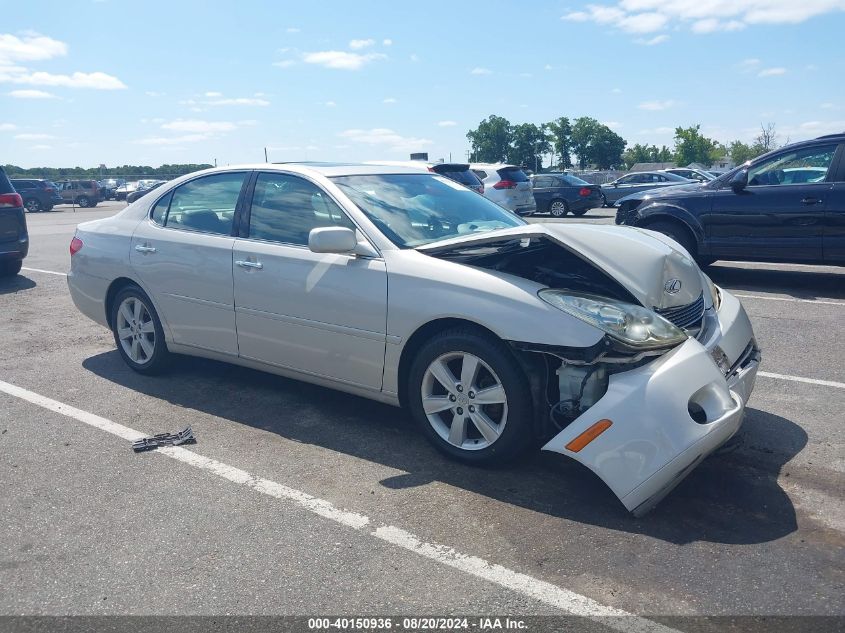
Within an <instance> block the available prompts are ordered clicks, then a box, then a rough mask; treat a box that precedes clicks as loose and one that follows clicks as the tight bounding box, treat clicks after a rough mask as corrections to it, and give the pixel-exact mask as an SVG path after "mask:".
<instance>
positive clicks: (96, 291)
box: [67, 268, 109, 327]
mask: <svg viewBox="0 0 845 633" xmlns="http://www.w3.org/2000/svg"><path fill="white" fill-rule="evenodd" d="M67 286H68V290H69V291H70V297H71V299H73V303H74V305H75V306H76V307H77V308H78V309H79V311H80V312H81V313H82V314H84V315H85V316H87V317H88V318H89V319H91V320H93V321H95V322H97V323H99V324H100V325H102V326H104V327H109V324H108V321H107V320H106V304H105V296H106V293H107V292H108V287H109V282H108V281H107V280H105V279H100V278H99V277H94V276H92V275H86V274H85V273H80V272H78V271H74V270H73V268H71V270H70V271H69V272H68V274H67Z"/></svg>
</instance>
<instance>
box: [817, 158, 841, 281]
mask: <svg viewBox="0 0 845 633" xmlns="http://www.w3.org/2000/svg"><path fill="white" fill-rule="evenodd" d="M828 181H830V182H832V183H833V187H832V188H831V190H830V193H829V194H828V196H827V204H826V206H825V222H824V238H823V245H822V251H823V256H824V262H825V263H826V264H834V265H838V266H842V265H843V264H845V145H840V146H839V150H838V155H837V156H836V158H835V159H834V163H833V166H832V167H831V173H830V176H829V177H828Z"/></svg>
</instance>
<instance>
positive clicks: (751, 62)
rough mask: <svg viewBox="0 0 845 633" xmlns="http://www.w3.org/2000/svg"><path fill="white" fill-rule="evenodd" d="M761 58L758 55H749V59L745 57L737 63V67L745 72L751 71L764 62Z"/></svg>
mask: <svg viewBox="0 0 845 633" xmlns="http://www.w3.org/2000/svg"><path fill="white" fill-rule="evenodd" d="M762 63H763V62H761V61H760V60H759V59H757V58H756V57H749V58H748V59H743V60H742V61H741V62H739V63H738V64H736V66H735V68H736V69H737V70H739V71H740V72H743V73H750V72H753V71H755V70H757V68H758V67H759V66H760V64H762Z"/></svg>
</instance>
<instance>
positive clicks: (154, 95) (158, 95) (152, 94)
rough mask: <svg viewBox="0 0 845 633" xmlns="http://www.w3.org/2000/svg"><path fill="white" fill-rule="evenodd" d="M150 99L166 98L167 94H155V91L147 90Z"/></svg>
mask: <svg viewBox="0 0 845 633" xmlns="http://www.w3.org/2000/svg"><path fill="white" fill-rule="evenodd" d="M144 94H145V95H147V96H148V97H164V96H165V94H166V93H164V92H155V91H154V90H147V91H146V92H145V93H144Z"/></svg>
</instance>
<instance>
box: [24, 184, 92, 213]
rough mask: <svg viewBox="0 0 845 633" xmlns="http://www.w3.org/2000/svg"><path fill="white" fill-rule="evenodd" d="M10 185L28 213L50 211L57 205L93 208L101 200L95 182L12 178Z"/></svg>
mask: <svg viewBox="0 0 845 633" xmlns="http://www.w3.org/2000/svg"><path fill="white" fill-rule="evenodd" d="M11 184H12V186H13V187H14V189H15V191H17V192H18V193H19V194H20V195H21V198H22V199H23V206H24V208H25V209H26V210H27V211H28V212H30V213H35V212H37V211H51V210H52V209H53V207H54V206H56V205H57V204H75V205H77V206H80V207H95V206H97V203H98V202H100V200H102V196H101V193H100V184H99V183H98V182H97V181H96V180H63V181H60V182H58V183H56V182H52V181H51V180H42V179H38V178H13V179H12V180H11Z"/></svg>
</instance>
